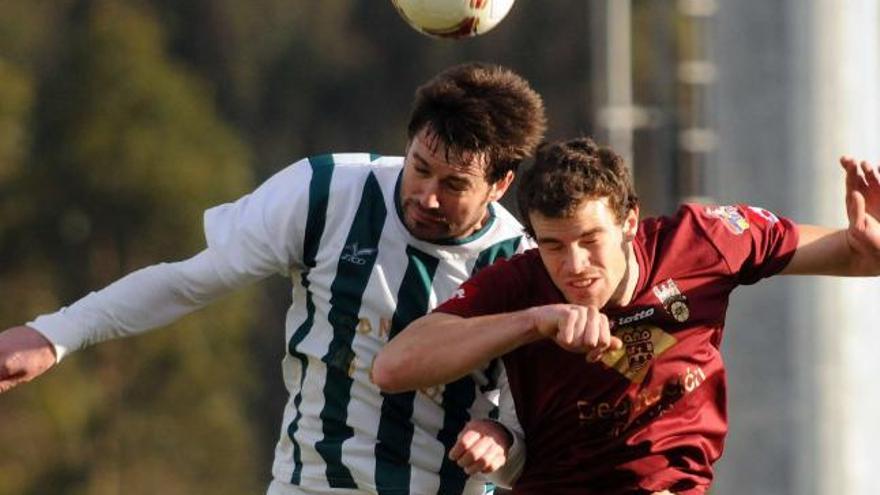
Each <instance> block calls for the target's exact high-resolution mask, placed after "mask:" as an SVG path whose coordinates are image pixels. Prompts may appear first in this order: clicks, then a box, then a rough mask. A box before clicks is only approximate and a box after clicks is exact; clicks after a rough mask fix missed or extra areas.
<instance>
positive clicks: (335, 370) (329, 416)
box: [315, 173, 387, 489]
mask: <svg viewBox="0 0 880 495" xmlns="http://www.w3.org/2000/svg"><path fill="white" fill-rule="evenodd" d="M386 214H387V210H386V208H385V200H384V198H383V197H382V190H381V188H380V187H379V182H378V181H377V180H376V177H375V175H373V174H372V173H370V175H369V177H367V181H366V184H365V185H364V191H363V194H362V196H361V202H360V205H358V209H357V212H356V213H355V217H354V221H353V222H352V225H351V230H349V232H348V238H347V239H346V241H345V246H344V247H343V249H342V254H341V255H340V257H339V262H338V266H337V269H336V278H335V279H334V280H333V284H332V285H331V286H330V312H329V314H328V315H327V319H328V321H329V322H330V325H331V326H332V327H333V340H332V341H331V342H330V347H329V349H328V350H327V354H326V355H325V356H324V357H323V358H322V361H324V363H325V364H326V365H327V382H326V383H325V385H324V408H323V409H322V410H321V415H320V417H321V422H322V425H323V432H324V438H323V439H321V440H320V441H319V442H318V443H316V444H315V449H316V450H317V451H318V453H319V454H320V455H321V457H322V458H323V459H324V462H325V463H326V465H327V482H328V483H329V484H330V486H331V487H333V488H352V489H357V484H356V483H355V481H354V478H353V477H352V475H351V471H349V469H348V468H347V467H345V465H344V464H343V463H342V443H343V442H344V441H345V440H347V439H349V438H351V437H352V436H354V430H352V429H351V427H350V426H348V424H346V423H347V419H348V403H349V401H350V400H351V386H352V383H353V380H352V378H351V377H350V376H349V367H350V366H351V364H352V360H353V359H354V351H353V350H352V348H351V345H352V341H353V340H354V335H355V329H356V327H357V324H358V312H359V310H360V306H361V299H362V297H363V294H364V290H365V289H366V287H367V282H368V281H369V280H370V274H371V273H372V271H373V265H374V263H375V261H376V249H377V246H378V245H379V237H380V236H381V234H382V228H383V226H384V225H385V216H386Z"/></svg>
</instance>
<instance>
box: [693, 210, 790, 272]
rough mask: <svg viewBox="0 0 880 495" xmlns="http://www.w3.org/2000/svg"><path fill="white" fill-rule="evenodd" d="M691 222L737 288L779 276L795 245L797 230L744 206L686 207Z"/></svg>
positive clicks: (770, 214) (779, 220) (778, 219)
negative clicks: (731, 276) (706, 238)
mask: <svg viewBox="0 0 880 495" xmlns="http://www.w3.org/2000/svg"><path fill="white" fill-rule="evenodd" d="M689 208H690V209H691V210H692V212H693V218H694V221H695V222H696V223H697V224H698V226H699V228H700V229H701V230H702V231H703V232H704V233H705V234H706V235H707V236H708V237H709V240H710V242H712V244H713V245H714V246H715V248H716V249H717V250H718V252H719V253H721V256H722V257H723V258H724V260H725V261H726V263H727V266H728V268H729V270H730V272H731V274H733V275H735V276H736V278H737V282H738V283H739V284H754V283H755V282H757V281H759V280H761V279H762V278H766V277H769V276H771V275H775V274H777V273H779V271H781V270H782V269H783V268H785V266H786V265H787V264H788V262H789V261H791V258H792V256H793V255H794V252H795V250H796V249H797V243H798V231H797V226H796V225H795V224H794V222H792V221H791V220H789V219H787V218H784V217H778V216H776V215H774V214H773V213H771V212H770V211H768V210H765V209H763V208H758V207H755V206H748V205H735V206H706V205H689Z"/></svg>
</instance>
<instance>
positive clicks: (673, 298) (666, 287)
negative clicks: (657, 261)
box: [651, 278, 691, 323]
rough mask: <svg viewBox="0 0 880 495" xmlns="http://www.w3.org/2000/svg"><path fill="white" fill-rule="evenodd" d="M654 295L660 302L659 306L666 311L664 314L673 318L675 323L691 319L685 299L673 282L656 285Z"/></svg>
mask: <svg viewBox="0 0 880 495" xmlns="http://www.w3.org/2000/svg"><path fill="white" fill-rule="evenodd" d="M651 290H652V291H653V292H654V295H655V296H657V299H659V300H660V304H662V305H663V308H664V309H666V312H667V313H669V314H670V315H672V317H673V318H675V321H677V322H679V323H684V322H685V321H687V320H688V318H690V317H691V310H690V308H688V304H687V297H685V296H684V294H682V293H681V291H680V290H679V289H678V286H677V285H675V281H674V280H672V279H671V278H670V279H667V280H666V281H665V282H663V283H661V284H659V285H656V286H655V287H654V288H653V289H651Z"/></svg>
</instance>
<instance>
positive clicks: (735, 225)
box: [705, 206, 749, 235]
mask: <svg viewBox="0 0 880 495" xmlns="http://www.w3.org/2000/svg"><path fill="white" fill-rule="evenodd" d="M705 212H706V216H707V217H709V218H716V219H719V220H722V221H723V224H724V226H725V227H727V230H729V231H731V232H733V234H734V235H742V233H743V232H745V231H746V230H748V229H749V221H748V220H746V218H745V217H744V216H742V214H741V213H740V212H739V209H738V208H737V207H736V206H707V207H706V210H705Z"/></svg>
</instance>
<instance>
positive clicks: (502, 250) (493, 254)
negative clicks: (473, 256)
mask: <svg viewBox="0 0 880 495" xmlns="http://www.w3.org/2000/svg"><path fill="white" fill-rule="evenodd" d="M520 242H522V237H521V236H517V237H512V238H510V239H506V240H503V241H501V242H496V243H495V244H492V245H491V246H489V247H488V248H486V249H484V250H483V251H481V252H480V254H479V256H477V261H476V262H475V263H474V269H473V271H472V272H471V276H474V275H475V274H476V273H477V272H478V271H480V270H482V269H483V268H486V267H487V266H489V265H491V264H492V263H495V260H497V259H498V258H505V259H507V258H510V257H511V256H513V255H514V254H515V253H516V250H517V249H518V248H519V243H520Z"/></svg>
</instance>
